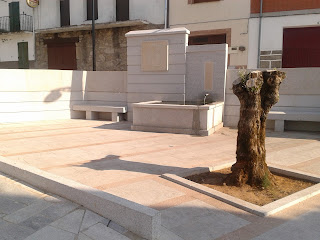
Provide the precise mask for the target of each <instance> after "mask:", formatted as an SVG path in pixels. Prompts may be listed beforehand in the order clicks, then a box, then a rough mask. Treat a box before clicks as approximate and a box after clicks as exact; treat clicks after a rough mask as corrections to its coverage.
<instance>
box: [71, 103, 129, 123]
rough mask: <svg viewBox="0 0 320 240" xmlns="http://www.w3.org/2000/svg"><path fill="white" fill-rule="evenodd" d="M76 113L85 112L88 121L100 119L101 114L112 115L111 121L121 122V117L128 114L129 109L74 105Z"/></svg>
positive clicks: (97, 105)
mask: <svg viewBox="0 0 320 240" xmlns="http://www.w3.org/2000/svg"><path fill="white" fill-rule="evenodd" d="M72 110H74V111H85V112H86V119H88V120H94V119H98V113H99V112H105V113H111V121H112V122H119V121H120V119H121V117H122V116H123V115H124V114H125V113H126V112H127V107H115V106H107V105H102V104H101V105H100V104H89V103H87V104H74V105H73V106H72Z"/></svg>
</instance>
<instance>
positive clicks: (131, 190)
mask: <svg viewBox="0 0 320 240" xmlns="http://www.w3.org/2000/svg"><path fill="white" fill-rule="evenodd" d="M106 192H108V193H111V194H114V195H117V196H119V197H122V198H126V199H128V200H131V201H134V202H137V203H140V204H142V205H147V206H148V205H152V204H156V203H159V202H162V201H165V200H168V199H171V198H176V197H180V196H183V195H184V193H182V192H179V191H177V190H175V189H173V188H170V187H167V186H165V185H163V184H160V183H158V182H156V181H153V180H145V181H141V182H136V183H132V184H128V185H124V186H121V187H116V188H111V189H107V190H106Z"/></svg>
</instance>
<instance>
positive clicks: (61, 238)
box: [25, 226, 76, 240]
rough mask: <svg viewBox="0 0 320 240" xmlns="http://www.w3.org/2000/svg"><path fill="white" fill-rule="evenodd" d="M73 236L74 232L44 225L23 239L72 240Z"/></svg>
mask: <svg viewBox="0 0 320 240" xmlns="http://www.w3.org/2000/svg"><path fill="white" fill-rule="evenodd" d="M75 236H76V235H75V234H73V233H70V232H67V231H64V230H62V229H58V228H55V227H52V226H46V227H44V228H42V229H41V230H39V231H37V232H35V233H34V234H32V235H30V236H29V237H27V238H26V239H25V240H74V239H75Z"/></svg>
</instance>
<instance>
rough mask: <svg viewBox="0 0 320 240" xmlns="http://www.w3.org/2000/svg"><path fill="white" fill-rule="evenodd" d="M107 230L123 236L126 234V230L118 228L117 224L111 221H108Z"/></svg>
mask: <svg viewBox="0 0 320 240" xmlns="http://www.w3.org/2000/svg"><path fill="white" fill-rule="evenodd" d="M108 227H109V228H111V229H113V230H115V231H117V232H118V233H120V234H122V235H124V234H125V233H127V232H128V230H127V229H125V228H124V227H122V226H120V225H119V224H117V223H115V222H113V221H110V223H109V225H108Z"/></svg>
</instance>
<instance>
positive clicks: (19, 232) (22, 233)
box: [0, 219, 35, 240]
mask: <svg viewBox="0 0 320 240" xmlns="http://www.w3.org/2000/svg"><path fill="white" fill-rule="evenodd" d="M34 232H35V231H34V230H33V229H31V228H27V227H23V226H19V225H17V224H13V223H8V222H6V221H3V220H1V219H0V239H1V240H23V239H25V238H26V237H27V236H29V235H31V234H33V233H34Z"/></svg>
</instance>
